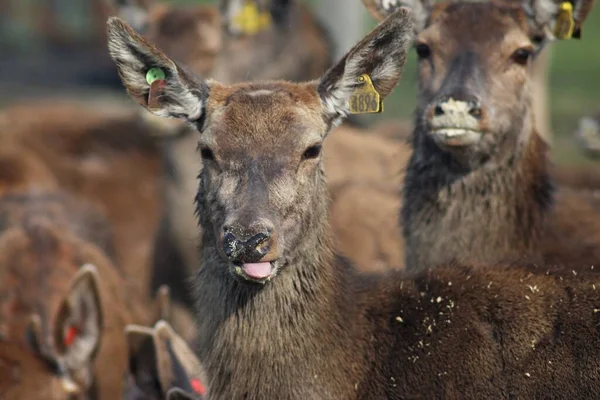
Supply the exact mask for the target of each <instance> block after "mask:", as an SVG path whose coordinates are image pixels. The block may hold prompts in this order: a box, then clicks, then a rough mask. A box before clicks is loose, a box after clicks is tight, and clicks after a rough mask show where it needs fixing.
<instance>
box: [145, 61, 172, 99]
mask: <svg viewBox="0 0 600 400" xmlns="http://www.w3.org/2000/svg"><path fill="white" fill-rule="evenodd" d="M146 82H147V83H148V85H150V92H149V93H148V107H149V108H159V107H160V104H159V103H158V97H159V96H160V92H161V91H162V89H163V88H164V87H165V86H166V85H167V83H166V82H165V72H164V71H163V70H162V69H161V68H156V67H155V68H150V69H149V70H148V72H146Z"/></svg>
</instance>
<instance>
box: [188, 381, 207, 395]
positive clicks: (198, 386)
mask: <svg viewBox="0 0 600 400" xmlns="http://www.w3.org/2000/svg"><path fill="white" fill-rule="evenodd" d="M190 385H192V389H194V391H195V392H196V393H198V394H199V395H201V396H202V395H204V393H206V388H205V387H204V385H203V384H202V382H200V381H199V380H198V379H190Z"/></svg>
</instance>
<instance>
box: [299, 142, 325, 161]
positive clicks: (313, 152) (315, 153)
mask: <svg viewBox="0 0 600 400" xmlns="http://www.w3.org/2000/svg"><path fill="white" fill-rule="evenodd" d="M319 154H321V145H320V144H315V145H313V146H310V147H309V148H307V149H306V150H305V151H304V153H303V154H302V159H303V160H309V159H311V158H317V157H319Z"/></svg>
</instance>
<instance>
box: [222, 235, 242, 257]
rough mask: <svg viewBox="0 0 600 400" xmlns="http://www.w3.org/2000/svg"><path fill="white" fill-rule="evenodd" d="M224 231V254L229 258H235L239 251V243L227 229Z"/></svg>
mask: <svg viewBox="0 0 600 400" xmlns="http://www.w3.org/2000/svg"><path fill="white" fill-rule="evenodd" d="M223 230H224V231H225V232H226V233H225V234H224V235H223V252H224V253H225V255H226V256H227V257H228V258H234V257H235V256H236V253H237V252H238V251H239V241H238V240H237V239H236V238H235V236H233V234H231V233H230V232H228V231H227V230H226V229H225V228H224V229H223Z"/></svg>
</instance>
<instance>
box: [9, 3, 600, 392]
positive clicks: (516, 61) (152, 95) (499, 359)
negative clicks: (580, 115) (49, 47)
mask: <svg viewBox="0 0 600 400" xmlns="http://www.w3.org/2000/svg"><path fill="white" fill-rule="evenodd" d="M363 3H364V5H365V6H366V8H367V9H368V10H369V12H370V13H371V15H373V16H374V17H375V18H377V19H378V20H379V21H380V23H379V25H378V26H377V27H376V28H374V30H373V31H372V32H371V33H369V34H368V35H367V36H366V37H365V38H364V39H362V40H361V41H360V42H359V43H358V44H357V45H356V46H354V47H353V48H352V49H351V50H350V51H349V52H348V53H347V54H346V56H345V57H344V58H343V59H342V60H341V61H339V62H338V63H337V64H333V63H332V62H331V61H332V60H330V54H331V53H332V45H331V43H330V40H329V39H328V37H327V34H326V32H325V30H324V29H323V28H322V26H321V25H320V24H319V23H318V22H317V20H316V19H315V17H314V16H313V15H312V13H311V12H310V10H309V8H308V7H306V6H305V5H303V4H302V3H300V2H296V1H293V0H222V1H221V3H220V4H219V7H214V6H198V5H195V6H173V5H165V4H162V3H158V2H156V3H155V2H154V1H151V0H147V1H142V0H139V1H135V0H130V1H120V2H117V3H115V4H113V7H114V14H116V15H118V16H119V17H111V18H110V19H109V21H108V42H109V51H110V55H111V57H112V59H113V60H114V62H115V64H116V66H117V68H118V71H119V75H120V77H121V79H122V81H123V84H124V86H125V87H126V89H127V92H128V93H129V95H130V96H131V97H132V98H133V99H134V100H135V101H136V102H137V103H139V104H140V105H141V106H142V107H143V108H145V109H146V110H142V111H141V112H138V110H129V109H123V108H122V107H113V108H107V107H103V106H99V105H86V104H76V103H72V102H60V101H57V100H56V99H54V100H52V102H37V103H33V104H32V103H31V102H29V103H26V104H25V103H24V104H22V105H14V106H11V107H9V108H5V109H4V110H2V112H1V113H0V141H1V143H2V146H0V399H2V400H12V399H47V398H50V399H96V398H98V399H117V398H123V399H131V400H133V399H171V400H175V399H202V398H210V399H355V398H356V399H358V398H361V399H383V398H387V399H409V398H410V399H412V398H423V399H431V398H448V399H463V398H473V399H475V398H478V399H479V398H486V399H487V398H489V399H497V398H561V399H562V398H564V399H575V398H582V399H583V398H586V399H591V398H600V375H599V374H600V274H598V273H597V269H595V264H596V263H597V262H599V261H600V218H598V217H599V216H600V197H598V193H599V190H600V170H598V169H597V168H594V167H585V168H578V169H567V168H565V167H553V166H552V165H551V164H550V162H549V154H548V153H549V142H550V139H551V138H550V135H549V129H548V127H547V122H546V118H547V111H546V109H545V93H546V92H545V78H544V79H542V78H540V76H542V77H544V76H545V71H546V69H547V62H546V58H545V56H544V55H545V54H546V52H547V50H545V49H546V47H547V46H548V45H549V44H550V43H551V42H552V41H553V40H554V39H556V38H559V39H560V38H565V37H570V36H574V37H582V36H583V35H582V27H581V26H582V24H583V22H584V20H585V19H586V17H587V15H588V14H589V12H590V11H591V9H592V5H593V0H575V2H574V3H573V2H563V3H561V2H560V1H555V0H527V1H523V2H518V1H508V0H505V1H504V2H500V1H496V0H489V1H485V2H483V1H482V2H467V1H466V0H457V1H453V2H444V3H438V4H434V1H432V0H364V1H363ZM259 21H260V23H259ZM565 26H566V28H565ZM565 29H566V31H567V34H566V35H565ZM411 47H413V48H414V49H415V51H416V53H417V56H418V72H419V74H418V99H417V109H416V112H415V118H414V124H413V125H414V128H410V127H409V124H400V123H398V124H396V123H386V124H380V125H377V126H375V127H374V128H370V129H365V128H363V127H361V126H360V125H359V124H357V123H356V122H355V120H354V119H353V118H352V116H353V114H355V113H357V105H356V104H354V103H355V102H357V101H360V102H362V101H363V100H364V98H365V97H360V96H364V94H365V93H366V95H367V96H372V97H366V98H367V99H372V101H371V102H368V103H364V104H363V106H364V107H366V108H367V109H368V108H371V111H377V110H380V109H381V106H382V101H383V99H384V98H385V97H386V96H387V95H389V94H390V93H391V91H392V90H393V88H394V86H395V85H396V84H397V82H398V80H399V78H400V75H401V73H402V69H403V65H404V63H405V61H406V56H407V52H408V51H409V48H411ZM186 66H187V67H186ZM153 76H154V78H152V77H153ZM207 78H211V79H207ZM245 81H250V82H245ZM359 93H362V94H360V95H359ZM361 107H362V106H361ZM364 107H363V108H362V109H363V110H364V109H365V108H364ZM359 108H360V107H359ZM387 112H388V113H390V112H391V113H393V112H394V111H393V110H390V109H388V110H387ZM165 117H170V118H171V119H168V118H165ZM347 117H350V119H349V121H348V122H343V121H344V119H346V118H347ZM599 121H600V118H596V119H594V118H588V119H584V120H582V124H581V127H580V130H579V132H578V134H577V137H578V138H579V139H581V140H582V143H584V146H585V147H586V148H587V149H588V150H589V151H590V152H592V153H593V152H595V151H600V144H599V143H600V130H599V129H598V127H599V126H600V123H599ZM540 127H542V128H540ZM198 174H199V175H198ZM326 177H327V178H326ZM198 221H199V224H198ZM599 268H600V265H599ZM596 286H598V287H596Z"/></svg>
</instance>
